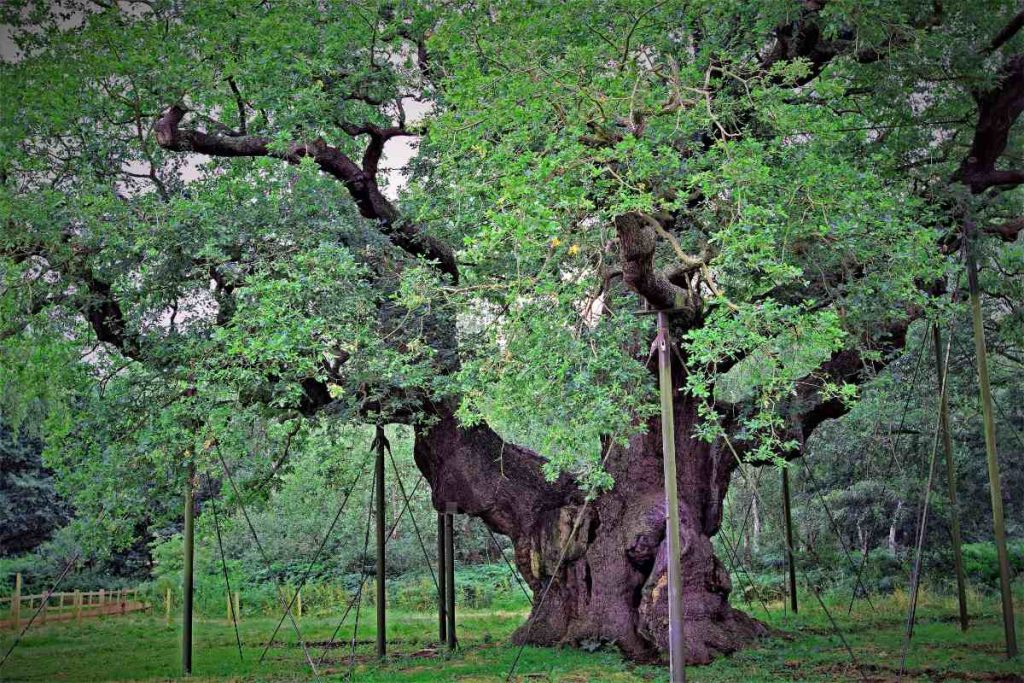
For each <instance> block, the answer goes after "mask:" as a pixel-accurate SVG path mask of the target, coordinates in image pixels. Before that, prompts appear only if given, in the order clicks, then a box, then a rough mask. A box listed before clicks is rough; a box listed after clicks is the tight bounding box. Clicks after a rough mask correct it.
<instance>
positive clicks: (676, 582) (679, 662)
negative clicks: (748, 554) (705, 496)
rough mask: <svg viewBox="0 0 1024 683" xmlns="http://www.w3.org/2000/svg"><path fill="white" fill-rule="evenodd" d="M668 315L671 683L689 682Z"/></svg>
mask: <svg viewBox="0 0 1024 683" xmlns="http://www.w3.org/2000/svg"><path fill="white" fill-rule="evenodd" d="M669 343H670V341H669V332H668V315H666V314H665V313H664V312H659V313H658V386H659V388H660V390H661V448H662V462H663V464H664V470H665V509H666V517H667V519H666V522H667V528H666V530H665V533H666V536H667V539H666V540H667V541H668V662H669V664H668V668H669V675H670V679H671V681H672V683H683V682H685V681H686V635H685V633H684V632H683V620H684V616H685V615H684V607H683V568H682V559H681V557H680V551H681V550H680V547H679V541H680V533H679V527H680V524H679V491H678V488H677V481H676V435H675V425H676V421H675V410H674V409H673V406H672V393H673V388H672V355H671V350H670V348H669Z"/></svg>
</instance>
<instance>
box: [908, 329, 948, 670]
mask: <svg viewBox="0 0 1024 683" xmlns="http://www.w3.org/2000/svg"><path fill="white" fill-rule="evenodd" d="M948 336H949V337H950V339H949V341H947V342H946V359H945V362H944V363H943V368H942V369H943V375H942V377H941V378H940V379H939V401H940V402H941V401H942V399H943V397H944V395H945V393H946V379H947V377H948V376H949V349H950V347H951V345H952V334H950V335H948ZM936 412H937V413H939V414H938V415H936V418H935V435H934V436H933V438H932V456H931V460H930V462H929V463H928V483H927V484H926V485H925V490H924V501H923V502H922V504H921V515H920V517H919V518H918V529H917V554H916V557H915V558H914V569H913V572H912V573H911V576H910V582H911V595H910V606H909V609H908V610H907V627H906V632H905V633H904V635H903V647H902V652H901V653H900V672H899V676H898V677H897V681H901V680H903V672H904V671H905V670H906V664H907V652H908V651H909V649H910V638H911V634H912V633H913V629H914V619H915V617H916V616H917V594H918V589H919V587H920V585H921V562H922V557H923V555H924V537H925V533H926V531H927V525H928V507H929V501H930V500H931V495H932V484H933V482H934V480H935V459H936V454H937V453H938V451H939V428H940V426H941V425H942V415H941V413H940V411H936Z"/></svg>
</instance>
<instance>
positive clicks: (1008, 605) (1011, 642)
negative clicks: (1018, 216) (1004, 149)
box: [967, 225, 1017, 658]
mask: <svg viewBox="0 0 1024 683" xmlns="http://www.w3.org/2000/svg"><path fill="white" fill-rule="evenodd" d="M970 228H971V229H970V231H969V234H968V235H967V286H968V289H969V290H970V295H971V314H972V317H973V320H974V350H975V355H976V356H977V357H978V386H979V388H980V390H981V410H982V416H983V418H984V420H985V455H986V459H987V461H988V480H989V490H990V491H991V493H992V526H993V530H994V532H995V541H996V554H997V556H998V558H999V590H1000V593H1001V594H1002V599H1003V632H1004V634H1005V635H1006V656H1007V657H1010V658H1013V657H1016V656H1017V627H1016V625H1015V624H1014V616H1013V593H1012V592H1011V591H1010V558H1009V555H1008V554H1007V552H1006V523H1005V520H1004V519H1003V492H1002V488H1001V486H1000V483H999V461H998V460H997V458H996V424H995V419H994V418H993V416H992V387H991V385H990V384H989V378H988V353H987V349H986V347H985V327H984V324H983V323H982V318H981V288H980V287H979V286H978V263H977V260H976V257H975V254H974V248H975V244H974V240H975V235H974V234H973V233H974V230H973V225H972V226H970Z"/></svg>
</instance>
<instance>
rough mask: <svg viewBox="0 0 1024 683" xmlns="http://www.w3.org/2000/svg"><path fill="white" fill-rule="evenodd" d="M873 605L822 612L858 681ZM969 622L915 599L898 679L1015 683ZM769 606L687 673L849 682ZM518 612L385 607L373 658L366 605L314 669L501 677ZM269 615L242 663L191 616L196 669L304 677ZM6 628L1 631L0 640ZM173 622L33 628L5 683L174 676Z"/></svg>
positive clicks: (1019, 665)
mask: <svg viewBox="0 0 1024 683" xmlns="http://www.w3.org/2000/svg"><path fill="white" fill-rule="evenodd" d="M874 603H875V607H874V608H872V607H870V606H869V605H868V604H867V603H864V602H859V603H858V604H857V606H856V607H855V608H854V611H853V613H852V615H850V616H847V615H846V609H845V606H839V605H837V606H836V607H835V608H834V609H833V610H832V611H833V616H834V617H835V618H836V619H837V621H838V623H839V626H840V629H841V630H842V632H843V634H844V636H845V638H846V641H847V642H848V644H849V646H850V648H851V649H852V650H853V653H854V655H855V656H856V658H857V660H858V662H859V666H860V670H861V671H862V672H863V674H864V676H865V677H866V679H867V680H871V681H896V680H897V673H898V671H899V659H900V648H901V643H902V638H903V625H904V619H905V616H904V615H905V611H904V610H905V606H906V601H905V599H904V598H903V597H902V596H899V595H897V596H889V597H886V598H874ZM973 605H974V607H973V608H972V618H973V624H972V627H971V629H970V630H969V631H968V632H967V633H966V634H962V633H961V632H960V631H959V629H958V627H957V624H956V621H955V605H954V604H952V603H951V602H950V601H949V600H948V599H931V598H926V600H925V602H924V604H923V605H922V607H921V608H920V610H919V623H918V627H917V629H916V630H915V635H914V639H913V642H912V645H911V648H910V652H909V655H908V657H907V672H908V675H906V676H904V678H903V680H905V681H1007V682H1024V676H1022V673H1024V660H1020V659H1018V660H1017V661H1008V660H1007V659H1006V658H1005V657H1004V655H1003V652H1002V647H1003V637H1002V631H1001V621H1000V619H999V613H998V604H996V603H994V602H992V601H991V600H986V601H983V602H978V601H975V602H974V603H973ZM769 607H770V608H771V612H772V613H771V615H769V616H767V617H766V615H765V614H764V612H763V610H761V609H760V608H758V613H757V616H758V617H759V618H762V619H764V620H765V621H767V622H769V623H770V624H771V625H772V626H774V627H775V628H777V629H779V634H778V635H777V636H775V637H772V638H770V639H767V640H765V641H764V642H762V643H760V644H759V645H758V646H757V647H755V648H751V649H749V650H746V651H744V652H741V653H738V654H736V655H734V656H732V657H729V658H726V659H722V660H720V661H717V662H715V663H714V664H712V665H711V666H706V667H695V668H691V669H689V671H688V674H689V680H691V681H696V682H698V683H699V682H701V681H707V682H720V681H722V682H724V681H846V680H850V681H853V680H864V679H862V678H861V676H860V674H859V673H858V669H857V667H855V666H854V665H853V664H852V662H851V659H850V655H849V653H848V652H847V650H846V648H845V646H844V645H843V644H842V641H841V640H840V639H839V638H838V637H837V636H836V634H835V631H834V630H833V629H832V627H831V626H830V625H829V622H828V620H827V618H826V617H825V615H824V613H823V612H822V610H821V609H820V608H819V607H817V606H816V605H815V604H814V603H813V598H811V596H807V599H805V600H804V602H803V606H802V609H801V612H800V614H799V616H794V615H792V614H785V613H784V611H783V608H782V605H778V604H777V605H769ZM524 617H525V613H524V612H469V611H464V612H462V613H461V614H460V615H459V626H460V631H459V634H460V641H461V648H460V650H459V651H458V652H457V653H455V654H454V655H451V656H448V655H442V654H439V653H438V652H437V651H436V650H435V645H436V643H435V642H434V640H433V638H434V635H435V631H436V625H435V621H434V618H433V617H432V616H431V615H426V614H409V613H404V614H400V613H392V614H390V615H389V629H388V630H389V637H390V639H391V653H392V655H391V657H389V659H388V660H387V661H386V662H385V663H378V662H377V661H376V660H375V658H374V656H373V642H374V636H375V625H374V623H373V615H372V612H370V611H364V612H363V614H362V616H361V622H360V625H359V637H358V641H359V642H358V643H357V645H356V648H355V654H354V657H353V653H352V650H351V647H350V641H351V635H352V631H351V626H350V625H349V627H348V628H347V629H343V630H342V633H341V636H340V637H339V640H341V641H342V642H341V643H340V645H339V646H336V647H333V648H331V649H330V651H329V652H328V653H327V655H326V657H324V659H323V662H322V665H321V666H320V667H319V670H320V674H321V676H320V678H321V680H324V681H339V680H345V679H346V678H347V677H348V675H349V673H350V672H351V673H352V675H353V679H354V680H356V681H364V682H366V683H425V682H427V681H430V682H434V681H460V682H462V683H484V682H498V681H504V680H505V677H506V675H507V672H508V670H509V668H510V666H511V664H512V661H513V659H514V658H515V656H516V652H517V648H515V647H513V646H511V645H510V644H509V643H508V635H509V634H510V633H511V631H512V630H513V629H514V628H515V627H516V626H517V625H518V624H519V623H521V622H522V620H523V618H524ZM275 623H276V622H275V620H274V619H272V618H270V617H260V618H247V619H245V620H244V621H243V623H242V624H241V637H242V642H243V654H244V661H241V662H240V661H239V658H238V652H237V650H236V644H235V635H234V631H233V630H232V627H231V624H230V622H227V621H225V620H213V619H209V620H206V619H201V620H199V621H197V623H196V627H195V643H196V646H195V658H194V677H193V680H196V681H218V682H226V681H270V682H283V681H307V680H314V679H313V677H312V676H311V675H310V673H309V667H308V664H307V663H306V661H305V656H304V653H303V650H302V648H301V647H299V645H298V642H297V639H296V637H295V634H294V631H293V630H292V629H291V628H290V627H288V625H287V622H286V625H285V627H284V628H282V630H281V633H280V634H279V635H278V637H277V639H275V643H274V647H272V648H271V649H270V651H269V653H268V655H267V658H266V660H265V661H264V662H263V664H260V663H258V661H257V660H258V659H259V653H260V650H261V644H262V643H265V642H266V639H267V637H268V636H269V634H270V632H271V631H272V630H273V626H274V624H275ZM335 626H336V621H335V620H334V619H331V618H326V617H308V616H307V617H303V619H302V621H301V628H302V631H303V637H304V639H305V640H306V642H307V644H309V652H310V656H311V657H312V658H313V659H314V660H316V659H318V658H319V657H320V656H321V653H322V652H323V650H322V648H320V647H316V646H315V645H313V644H315V643H323V642H325V641H327V640H328V639H329V638H330V634H331V632H332V631H333V630H334V628H335ZM12 638H13V635H12V634H11V633H9V632H8V633H4V634H3V635H2V637H0V644H2V647H3V651H4V652H6V650H7V648H8V647H9V645H10V643H11V642H12ZM179 638H180V631H179V628H178V624H176V623H172V624H170V625H168V624H166V623H165V622H164V619H163V617H161V616H152V615H137V616H127V617H112V618H104V619H97V620H92V621H87V622H83V623H82V624H81V625H75V624H73V623H60V624H50V625H45V626H40V627H33V629H32V630H31V631H30V632H29V634H28V635H27V636H26V637H25V639H24V640H23V641H22V642H21V644H20V645H19V646H18V647H17V649H16V650H15V652H14V654H12V656H11V658H10V660H9V661H8V662H7V663H6V664H5V665H4V667H3V668H2V669H0V680H2V681H76V682H77V681H107V680H116V681H155V680H167V679H173V678H176V677H177V676H178V674H179ZM517 672H518V673H517V678H516V680H518V681H539V682H548V681H560V682H563V683H583V682H586V681H601V682H603V681H607V682H609V683H619V682H622V683H626V682H634V681H666V680H667V676H666V675H665V673H664V669H663V668H661V667H651V666H635V665H632V664H630V663H628V662H625V661H623V660H622V659H621V658H620V657H619V656H617V655H616V654H615V653H614V652H611V651H608V652H595V653H585V652H581V651H579V650H572V649H556V648H532V647H529V648H526V649H525V650H524V651H523V654H522V658H521V659H520V661H519V665H518V669H517Z"/></svg>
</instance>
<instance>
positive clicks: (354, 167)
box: [153, 105, 459, 282]
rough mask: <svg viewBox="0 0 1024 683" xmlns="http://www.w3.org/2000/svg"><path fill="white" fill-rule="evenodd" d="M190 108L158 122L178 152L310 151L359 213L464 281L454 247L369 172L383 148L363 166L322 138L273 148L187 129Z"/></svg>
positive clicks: (295, 157)
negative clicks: (416, 220) (413, 218)
mask: <svg viewBox="0 0 1024 683" xmlns="http://www.w3.org/2000/svg"><path fill="white" fill-rule="evenodd" d="M186 113H187V110H186V109H185V108H184V107H181V106H179V105H174V106H172V107H169V108H167V109H166V110H165V111H164V112H163V113H162V114H161V115H160V117H159V118H157V120H156V123H155V124H154V126H153V129H154V131H155V132H156V139H157V144H159V145H160V146H161V147H163V148H164V149H167V150H170V151H173V152H193V153H196V154H206V155H209V156H220V157H272V158H275V159H281V160H282V161H286V162H288V163H290V164H297V163H299V162H300V161H301V160H302V159H303V158H304V157H309V158H311V159H312V160H313V161H314V162H316V164H317V166H319V167H320V169H321V170H322V171H323V172H324V173H327V174H328V175H330V176H332V177H334V178H336V179H338V180H340V181H341V182H342V183H343V184H344V185H345V188H346V189H347V190H348V192H349V194H350V195H351V196H352V199H353V200H354V201H355V203H356V206H357V207H358V208H359V213H360V214H361V215H362V216H363V217H365V218H371V219H374V220H376V221H377V222H378V227H379V228H380V230H381V232H383V233H384V234H385V235H387V236H388V237H389V238H390V239H391V241H392V242H393V243H394V244H395V245H396V246H398V247H399V248H401V249H403V250H404V251H406V252H408V253H409V254H412V255H413V256H422V257H423V258H426V259H428V260H430V261H433V262H435V263H436V264H437V267H438V269H439V270H440V271H441V272H443V273H445V274H447V275H449V276H450V277H451V278H452V279H453V280H454V281H456V282H457V281H458V276H459V274H458V266H457V265H456V263H455V253H454V252H453V251H452V248H451V247H450V246H449V245H448V244H446V243H445V242H443V241H442V240H439V239H437V238H436V237H432V236H430V235H428V234H426V233H425V232H424V231H423V230H422V229H421V228H420V227H419V226H417V225H415V224H413V223H411V222H409V221H407V220H404V219H403V218H402V216H401V214H400V213H399V211H398V209H397V208H396V207H395V206H394V204H392V203H391V202H390V201H389V200H388V199H387V198H386V197H385V196H384V194H383V193H382V192H381V191H380V187H379V186H378V184H377V180H376V178H375V177H374V174H375V173H368V172H367V170H366V167H367V166H368V168H369V169H370V171H373V172H375V171H376V161H377V160H379V158H380V150H375V151H373V153H372V154H370V157H369V159H364V168H360V167H359V165H358V164H356V163H355V162H354V161H352V159H350V158H349V157H348V156H347V155H346V154H344V153H343V152H342V151H341V150H339V149H338V148H337V147H333V146H331V145H328V144H327V143H326V142H324V141H323V140H321V139H317V140H312V141H309V142H294V143H291V144H290V145H288V146H287V147H286V148H285V149H284V150H278V149H272V146H271V141H270V139H269V138H265V137H260V136H255V135H224V134H221V133H208V132H205V131H201V130H196V129H182V128H181V127H180V124H181V121H182V119H183V118H184V117H185V114H186ZM379 137H382V136H379ZM375 144H379V146H380V149H382V148H383V141H380V142H379V143H378V142H374V141H371V148H373V146H374V145H375ZM368 152H369V150H368Z"/></svg>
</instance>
